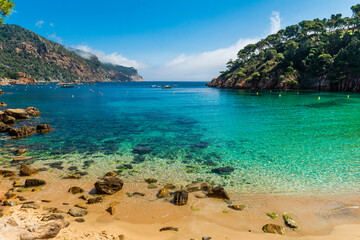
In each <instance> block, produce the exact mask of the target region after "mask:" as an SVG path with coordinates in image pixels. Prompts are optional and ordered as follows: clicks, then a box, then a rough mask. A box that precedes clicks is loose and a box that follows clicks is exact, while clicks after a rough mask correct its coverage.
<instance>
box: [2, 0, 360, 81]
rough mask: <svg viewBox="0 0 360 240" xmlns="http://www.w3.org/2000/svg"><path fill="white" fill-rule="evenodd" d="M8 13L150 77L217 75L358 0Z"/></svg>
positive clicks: (37, 0) (19, 4)
mask: <svg viewBox="0 0 360 240" xmlns="http://www.w3.org/2000/svg"><path fill="white" fill-rule="evenodd" d="M13 1H14V2H15V9H14V11H13V14H12V15H11V16H10V17H9V18H7V19H6V21H5V22H6V23H8V24H17V25H20V26H22V27H24V28H26V29H29V30H31V31H34V32H36V33H37V34H39V35H41V36H43V37H46V38H49V39H51V40H53V41H55V42H58V43H60V44H62V45H65V46H69V47H74V48H78V49H81V50H84V51H88V52H91V53H93V54H95V55H97V56H98V57H99V59H100V60H101V61H103V62H110V63H113V64H119V65H124V66H129V67H135V68H136V69H138V71H139V74H140V75H142V76H143V78H144V79H145V81H210V80H211V79H212V78H215V77H217V76H218V75H219V71H221V70H224V69H225V65H226V62H228V60H229V59H235V58H236V54H237V52H238V51H239V50H240V49H241V48H243V47H244V46H246V45H247V44H249V43H255V42H257V41H258V40H260V39H262V38H265V37H266V36H267V35H269V34H271V33H275V32H277V31H278V30H280V29H281V28H285V27H286V26H288V25H292V24H296V23H298V22H300V21H302V20H311V19H314V18H320V19H322V18H324V17H326V18H328V17H330V15H331V14H334V13H342V14H343V16H351V10H350V7H351V6H353V5H356V4H358V3H359V1H356V0H302V1H291V0H251V1H250V0H246V1H245V0H221V1H219V0H216V1H215V0H206V1H205V0H191V1H190V0H181V1H172V0H167V1H164V0H153V1H149V0H128V1H124V0H103V1H98V0H13Z"/></svg>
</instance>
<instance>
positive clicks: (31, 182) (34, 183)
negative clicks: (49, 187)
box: [25, 179, 46, 187]
mask: <svg viewBox="0 0 360 240" xmlns="http://www.w3.org/2000/svg"><path fill="white" fill-rule="evenodd" d="M45 184H46V182H45V181H44V180H41V179H26V180H25V187H37V186H41V185H45Z"/></svg>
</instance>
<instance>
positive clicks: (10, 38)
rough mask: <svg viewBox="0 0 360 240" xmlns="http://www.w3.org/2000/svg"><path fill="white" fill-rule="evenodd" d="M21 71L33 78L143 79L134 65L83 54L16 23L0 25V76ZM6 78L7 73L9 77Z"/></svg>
mask: <svg viewBox="0 0 360 240" xmlns="http://www.w3.org/2000/svg"><path fill="white" fill-rule="evenodd" d="M18 72H22V73H25V74H28V75H30V76H31V77H33V78H34V79H35V80H37V81H57V80H60V81H79V82H109V81H143V79H142V77H141V76H139V74H138V73H137V70H136V69H134V68H129V67H123V66H117V65H111V64H104V63H101V62H100V61H99V60H98V58H97V57H96V56H94V55H92V56H91V57H90V58H83V57H81V56H80V55H79V54H77V53H76V52H74V51H71V50H69V49H67V48H65V47H64V46H62V45H60V44H58V43H55V42H52V41H50V40H48V39H46V38H43V37H41V36H39V35H37V34H35V33H34V32H31V31H29V30H26V29H24V28H22V27H20V26H17V25H7V24H6V25H4V26H1V27H0V76H3V77H9V76H11V75H14V73H18ZM9 78H10V77H9Z"/></svg>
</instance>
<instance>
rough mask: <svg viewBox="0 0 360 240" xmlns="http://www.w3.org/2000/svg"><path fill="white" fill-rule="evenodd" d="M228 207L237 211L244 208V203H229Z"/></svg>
mask: <svg viewBox="0 0 360 240" xmlns="http://www.w3.org/2000/svg"><path fill="white" fill-rule="evenodd" d="M228 207H229V208H231V209H234V210H238V211H241V210H244V209H245V205H230V206H228Z"/></svg>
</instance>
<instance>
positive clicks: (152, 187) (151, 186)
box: [148, 183, 157, 189]
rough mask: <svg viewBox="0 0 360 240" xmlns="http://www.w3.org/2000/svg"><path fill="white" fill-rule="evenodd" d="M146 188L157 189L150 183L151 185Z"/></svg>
mask: <svg viewBox="0 0 360 240" xmlns="http://www.w3.org/2000/svg"><path fill="white" fill-rule="evenodd" d="M148 188H149V189H155V188H157V186H156V185H155V184H152V183H151V184H149V185H148Z"/></svg>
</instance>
